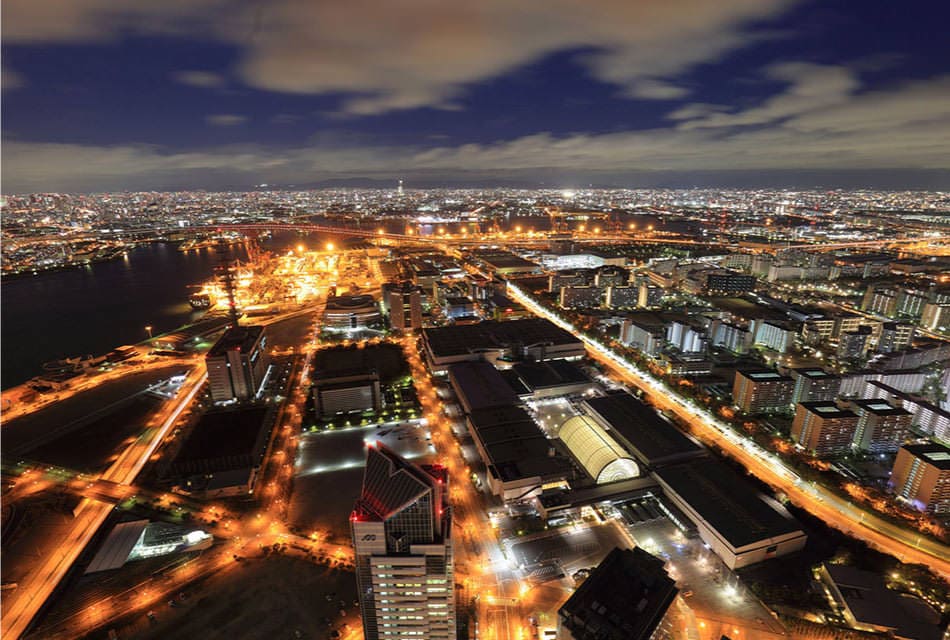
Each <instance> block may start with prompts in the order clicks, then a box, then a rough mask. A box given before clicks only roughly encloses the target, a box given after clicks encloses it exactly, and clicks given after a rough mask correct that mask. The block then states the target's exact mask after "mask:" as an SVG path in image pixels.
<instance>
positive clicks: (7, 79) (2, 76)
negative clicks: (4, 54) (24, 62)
mask: <svg viewBox="0 0 950 640" xmlns="http://www.w3.org/2000/svg"><path fill="white" fill-rule="evenodd" d="M25 84H26V80H25V79H24V78H23V75H22V74H19V73H17V72H16V71H13V70H12V69H8V68H6V67H3V68H0V90H3V91H10V90H13V89H19V88H20V87H22V86H24V85H25Z"/></svg>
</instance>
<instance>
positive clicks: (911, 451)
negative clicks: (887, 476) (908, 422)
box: [890, 442, 950, 514]
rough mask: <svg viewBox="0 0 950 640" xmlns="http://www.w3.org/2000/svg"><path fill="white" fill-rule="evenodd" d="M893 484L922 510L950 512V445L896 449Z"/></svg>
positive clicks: (902, 494) (899, 492) (940, 512)
mask: <svg viewBox="0 0 950 640" xmlns="http://www.w3.org/2000/svg"><path fill="white" fill-rule="evenodd" d="M890 484H891V486H892V487H893V488H894V492H895V493H897V495H898V496H900V497H901V498H903V499H904V500H906V501H907V502H909V503H910V504H911V505H913V506H914V508H916V509H918V510H920V511H928V512H930V513H937V514H944V513H950V448H948V447H945V446H944V445H942V444H938V443H936V442H932V443H929V444H907V445H904V446H903V447H901V448H900V449H899V450H898V451H897V459H895V460H894V468H893V469H892V470H891V480H890Z"/></svg>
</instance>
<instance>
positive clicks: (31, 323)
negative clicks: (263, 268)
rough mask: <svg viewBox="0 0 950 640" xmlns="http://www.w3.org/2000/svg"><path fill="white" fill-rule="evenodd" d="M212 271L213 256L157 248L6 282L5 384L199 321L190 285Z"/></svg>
mask: <svg viewBox="0 0 950 640" xmlns="http://www.w3.org/2000/svg"><path fill="white" fill-rule="evenodd" d="M235 251H236V256H237V257H239V258H243V257H244V253H243V250H241V249H240V248H237V249H236V250H235ZM215 264H216V256H215V253H214V251H213V250H212V249H202V250H196V251H188V252H182V251H178V249H177V247H176V246H175V245H174V244H170V243H154V244H149V245H145V246H141V247H138V248H136V249H133V250H132V251H130V252H128V254H126V256H124V257H121V258H118V259H116V260H111V261H109V262H100V263H96V264H91V265H88V266H86V267H78V268H75V269H69V270H63V271H56V272H49V273H44V274H40V275H37V276H32V277H30V276H23V277H19V278H13V279H9V280H4V281H3V284H2V296H3V305H2V310H0V315H2V327H0V328H2V341H3V351H2V354H0V358H2V368H0V371H2V372H0V384H2V387H3V388H4V389H7V388H10V387H13V386H16V385H18V384H21V383H23V382H25V381H27V380H29V379H30V378H31V377H33V376H35V375H38V374H39V373H40V372H41V367H42V365H43V363H44V362H48V361H50V360H56V359H58V358H64V357H70V356H78V355H82V354H87V353H91V354H94V355H96V354H103V353H106V352H108V351H110V350H112V349H114V348H115V347H117V346H120V345H125V344H135V343H137V342H141V341H142V340H144V339H146V338H147V337H148V335H147V333H146V330H145V327H146V326H151V327H152V331H153V333H154V334H155V335H158V334H159V333H162V332H166V331H171V330H173V329H175V328H176V327H179V326H181V325H182V324H184V323H187V322H189V321H190V320H193V319H195V318H197V317H198V316H199V314H198V313H196V312H195V311H194V310H193V309H192V308H191V305H189V304H188V294H189V292H190V290H191V289H190V285H193V284H196V283H198V282H201V281H202V280H206V279H208V278H210V277H211V276H212V274H213V272H214V266H215Z"/></svg>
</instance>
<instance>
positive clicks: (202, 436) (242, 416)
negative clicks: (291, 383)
mask: <svg viewBox="0 0 950 640" xmlns="http://www.w3.org/2000/svg"><path fill="white" fill-rule="evenodd" d="M268 411H269V407H266V406H252V407H245V408H240V409H227V410H223V411H209V412H208V413H206V414H204V415H203V416H202V417H201V419H200V420H199V421H198V423H197V424H196V425H195V426H194V428H193V429H192V431H191V433H190V434H188V436H187V437H186V439H185V441H184V443H182V445H181V449H179V451H178V455H176V456H175V461H174V462H173V463H172V465H171V467H172V472H173V473H174V474H181V473H197V472H201V471H226V470H229V469H234V468H238V467H246V466H253V465H254V464H255V461H256V460H257V459H258V458H259V457H260V456H261V455H263V453H264V449H265V448H266V445H267V435H268V433H267V431H266V430H265V429H264V424H265V417H266V416H267V412H268Z"/></svg>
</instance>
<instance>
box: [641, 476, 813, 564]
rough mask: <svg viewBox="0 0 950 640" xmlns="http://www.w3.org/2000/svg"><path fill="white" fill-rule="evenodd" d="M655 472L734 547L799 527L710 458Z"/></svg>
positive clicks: (793, 530) (745, 482) (740, 479)
mask: <svg viewBox="0 0 950 640" xmlns="http://www.w3.org/2000/svg"><path fill="white" fill-rule="evenodd" d="M656 475H657V477H659V479H660V480H661V481H662V482H663V483H664V484H666V485H668V486H669V487H670V488H671V489H672V490H673V491H674V492H675V493H676V494H677V495H678V496H679V497H680V498H682V500H683V501H684V502H686V503H687V504H689V505H690V506H691V507H692V508H693V509H694V510H695V511H696V512H697V513H698V514H699V515H700V516H701V517H702V519H703V520H705V521H706V522H708V523H709V524H710V526H712V527H713V528H714V529H715V530H716V531H717V532H718V533H719V535H721V536H722V537H723V538H725V539H726V540H727V541H728V542H729V544H731V545H732V547H733V548H734V549H738V548H740V547H744V546H746V545H749V544H753V543H755V542H759V541H761V540H765V539H768V538H774V537H778V536H782V535H785V534H788V533H794V532H796V531H800V530H801V527H800V526H799V524H798V522H797V521H796V520H795V519H794V518H792V517H791V516H790V515H787V513H786V514H783V513H780V512H779V511H778V509H776V508H774V507H773V506H772V505H770V504H769V503H768V502H766V501H765V498H764V497H763V496H762V495H760V494H759V492H758V491H757V490H756V488H755V487H754V486H752V485H751V484H750V483H749V482H748V481H746V480H745V479H743V478H741V477H739V476H738V475H736V473H735V472H734V471H732V470H731V469H730V468H729V467H727V466H725V465H724V464H722V463H721V462H717V461H716V460H713V459H711V458H703V459H700V460H693V461H691V462H689V463H687V464H678V465H674V466H669V467H664V468H663V469H660V470H658V471H657V472H656Z"/></svg>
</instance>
